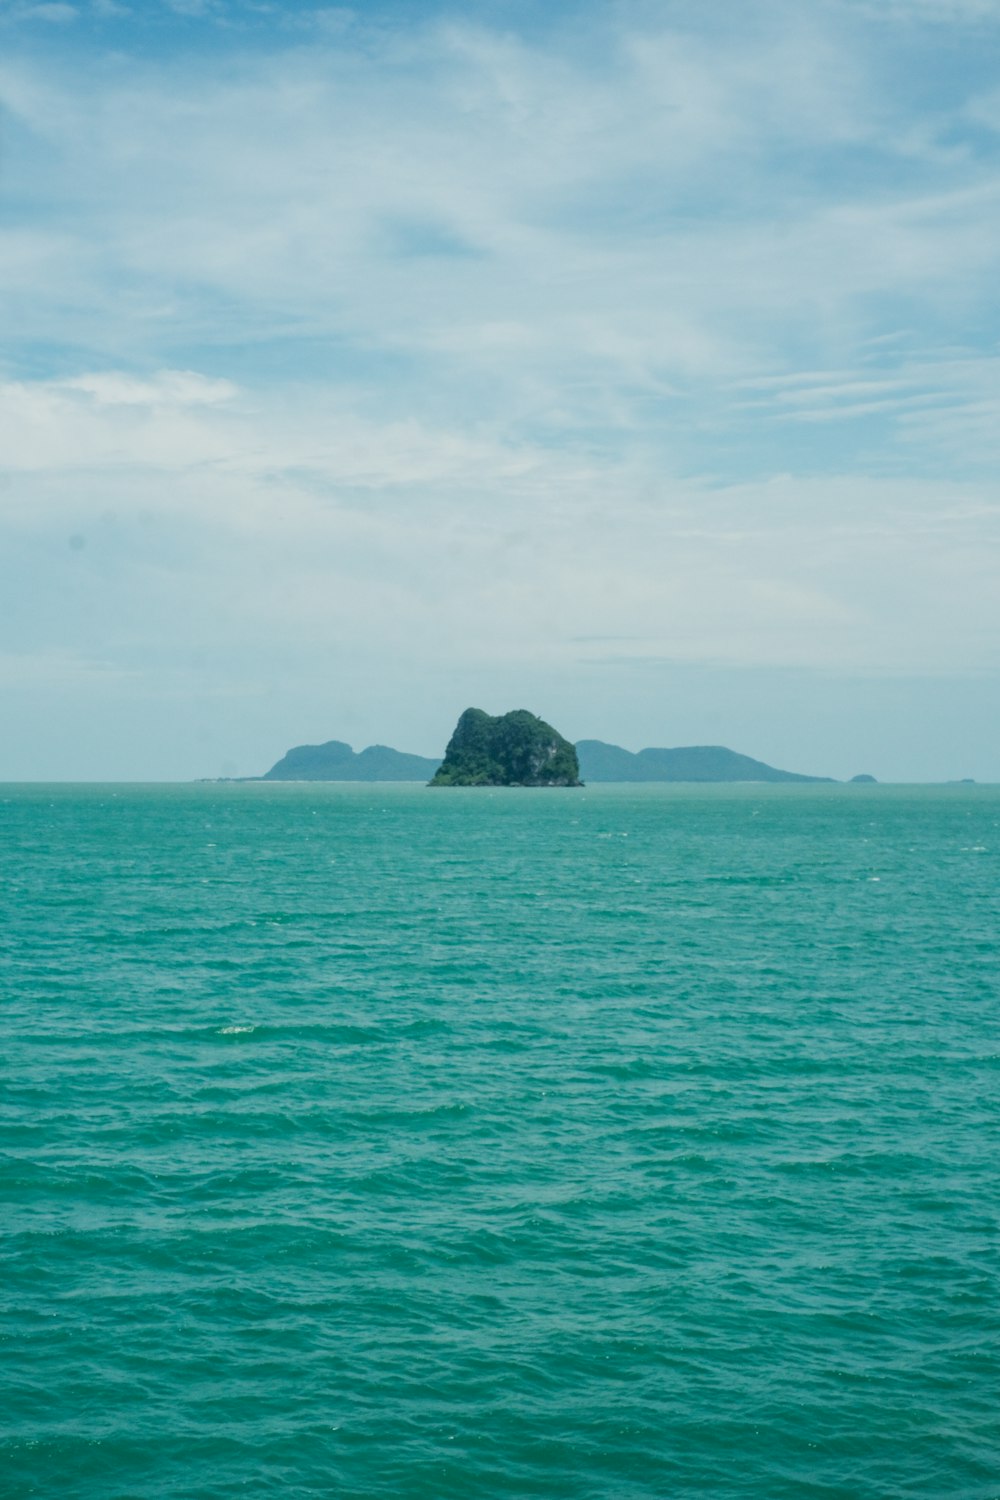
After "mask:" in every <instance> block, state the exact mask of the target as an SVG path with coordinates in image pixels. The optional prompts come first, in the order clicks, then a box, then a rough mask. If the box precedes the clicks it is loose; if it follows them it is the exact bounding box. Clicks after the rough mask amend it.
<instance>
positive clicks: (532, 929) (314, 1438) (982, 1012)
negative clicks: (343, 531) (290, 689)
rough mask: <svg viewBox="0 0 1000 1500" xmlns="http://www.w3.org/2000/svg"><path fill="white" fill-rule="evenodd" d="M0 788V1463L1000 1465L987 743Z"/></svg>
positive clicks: (651, 1494)
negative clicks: (865, 754)
mask: <svg viewBox="0 0 1000 1500" xmlns="http://www.w3.org/2000/svg"><path fill="white" fill-rule="evenodd" d="M0 838H2V842H0V864H2V877H3V879H2V893H3V901H4V914H3V922H2V929H0V977H2V988H3V994H2V1011H0V1036H2V1076H0V1152H2V1156H0V1236H2V1243H0V1326H2V1344H0V1494H2V1495H3V1496H5V1497H13V1496H29V1495H44V1496H49V1495H52V1496H60V1497H65V1500H69V1497H87V1500H90V1497H94V1500H115V1497H121V1500H124V1497H157V1500H159V1497H177V1500H180V1497H184V1500H208V1497H229V1496H236V1495H252V1496H258V1495H259V1496H271V1495H273V1496H282V1497H297V1496H312V1495H330V1496H338V1497H359V1500H360V1497H412V1500H424V1497H426V1500H432V1497H433V1500H443V1497H465V1496H469V1497H473V1496H475V1497H503V1500H507V1497H510V1500H513V1497H533V1496H552V1497H556V1496H565V1497H594V1500H609V1497H611V1500H618V1497H621V1500H660V1497H668V1496H687V1495H691V1496H719V1497H730V1496H732V1497H737V1496H739V1497H743V1496H746V1497H751V1496H752V1497H768V1500H774V1497H812V1496H815V1497H845V1500H847V1497H851V1500H854V1497H857V1500H869V1497H872V1500H874V1497H887V1496H929V1497H930V1496H933V1497H977V1500H978V1497H983V1500H985V1497H990V1500H993V1497H996V1496H998V1495H1000V1421H998V1410H1000V1240H998V1228H1000V1223H998V1221H1000V1195H998V1188H1000V1152H998V1146H1000V1141H998V1134H1000V1132H998V1110H997V1105H998V1083H1000V1031H998V1021H1000V1004H998V970H997V949H998V931H1000V926H998V917H1000V879H998V877H1000V790H997V789H992V788H977V787H968V788H966V787H955V788H939V789H931V788H916V789H907V788H883V787H843V788H838V787H815V788H813V787H730V788H727V787H708V788H688V787H638V788H626V787H598V788H592V789H590V788H588V789H587V790H585V791H581V792H564V791H559V792H551V791H541V792H538V791H535V792H530V791H529V792H524V791H520V792H518V791H497V792H489V791H458V790H451V791H427V790H425V789H424V788H421V787H399V786H396V787H393V786H281V785H277V786H252V785H248V786H239V785H233V786H225V785H221V786H193V787H125V786H122V787H95V786H91V787H77V788H74V787H62V786H60V787H7V788H4V789H0Z"/></svg>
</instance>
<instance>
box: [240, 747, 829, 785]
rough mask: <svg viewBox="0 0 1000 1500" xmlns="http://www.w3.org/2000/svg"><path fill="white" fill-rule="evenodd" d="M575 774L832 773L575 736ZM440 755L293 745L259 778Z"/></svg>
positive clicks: (794, 776) (654, 777)
mask: <svg viewBox="0 0 1000 1500" xmlns="http://www.w3.org/2000/svg"><path fill="white" fill-rule="evenodd" d="M576 753H577V757H578V759H579V763H580V776H581V777H582V779H583V780H584V781H585V782H587V781H590V782H602V781H630V782H634V781H685V782H727V781H728V782H732V781H769V782H777V781H783V782H789V781H798V782H828V783H829V782H832V781H833V778H832V777H831V776H803V775H800V774H799V773H798V772H795V771H779V770H778V769H777V768H776V767H775V766H769V765H767V764H766V763H765V762H764V761H762V760H754V759H753V758H752V756H749V755H740V754H738V752H737V751H735V750H728V749H726V747H725V746H724V745H682V746H679V747H678V748H676V749H673V750H667V749H648V750H639V751H637V752H633V751H631V750H624V749H623V748H622V746H621V745H609V744H606V743H605V741H604V740H579V741H578V742H577V745H576ZM440 765H441V758H440V757H439V758H437V759H433V758H431V757H430V756H426V755H409V754H407V753H406V752H405V751H402V750H393V749H392V747H391V746H389V745H369V746H368V747H367V748H366V749H364V750H361V751H358V752H355V751H354V750H352V748H351V746H350V745H348V744H346V743H345V742H344V741H343V740H327V742H326V743H325V744H323V745H296V746H295V747H294V748H293V749H291V750H289V751H288V753H287V755H284V756H282V758H281V760H279V761H278V762H277V764H276V765H273V766H272V767H271V769H270V770H269V771H268V772H266V773H265V775H264V776H262V777H261V778H260V780H262V781H430V780H432V778H433V777H434V776H435V774H436V773H437V771H438V769H439V767H440Z"/></svg>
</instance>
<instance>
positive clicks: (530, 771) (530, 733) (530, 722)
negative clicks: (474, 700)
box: [430, 708, 582, 786]
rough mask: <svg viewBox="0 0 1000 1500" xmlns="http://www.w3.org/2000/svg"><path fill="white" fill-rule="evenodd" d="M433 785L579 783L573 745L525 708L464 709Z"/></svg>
mask: <svg viewBox="0 0 1000 1500" xmlns="http://www.w3.org/2000/svg"><path fill="white" fill-rule="evenodd" d="M430 784H431V786H580V785H582V783H581V781H580V767H579V765H578V763H577V758H576V750H575V749H574V748H573V746H572V745H571V744H570V743H569V741H568V740H564V739H563V737H562V735H561V734H559V732H558V731H557V730H555V729H553V728H552V725H551V724H546V723H545V721H544V719H539V718H536V716H535V715H534V714H530V713H528V711H527V709H523V708H518V709H514V710H513V711H512V712H511V713H509V714H503V715H502V716H501V717H499V718H492V717H491V716H490V715H489V714H487V713H484V712H483V710H482V709H481V708H467V709H466V710H465V713H464V714H463V715H462V717H461V718H460V719H459V721H458V724H457V725H456V727H455V732H454V734H453V735H452V737H451V739H450V741H449V742H448V748H447V750H446V751H445V756H444V762H443V764H442V765H441V767H440V768H439V770H438V772H437V774H436V776H435V777H434V778H433V780H432V781H431V783H430Z"/></svg>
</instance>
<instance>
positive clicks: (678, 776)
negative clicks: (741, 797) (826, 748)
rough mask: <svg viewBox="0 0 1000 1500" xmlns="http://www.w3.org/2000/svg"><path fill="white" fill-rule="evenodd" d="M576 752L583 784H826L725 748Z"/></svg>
mask: <svg viewBox="0 0 1000 1500" xmlns="http://www.w3.org/2000/svg"><path fill="white" fill-rule="evenodd" d="M576 753H577V756H578V757H579V760H580V775H581V776H582V777H583V779H584V781H713V782H714V781H812V782H818V781H826V782H830V781H832V780H833V778H832V777H831V776H802V775H800V774H799V773H798V772H796V771H779V770H778V769H777V768H776V767H775V766H769V765H767V764H765V762H764V761H762V760H754V759H753V758H752V757H751V756H749V755H740V754H738V753H737V751H735V750H727V749H726V747H725V745H682V746H680V747H678V748H677V749H675V750H660V749H650V750H639V751H637V752H635V753H633V752H632V751H631V750H623V749H622V747H621V745H608V744H605V742H604V741H603V740H578V741H577V746H576Z"/></svg>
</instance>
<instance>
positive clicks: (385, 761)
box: [261, 740, 441, 781]
mask: <svg viewBox="0 0 1000 1500" xmlns="http://www.w3.org/2000/svg"><path fill="white" fill-rule="evenodd" d="M440 764H441V761H440V759H438V760H431V759H430V758H429V757H428V756H426V755H407V754H406V752H405V751H403V750H393V749H392V747H391V746H389V745H369V746H368V747H367V749H365V750H361V751H359V752H358V753H357V754H356V753H355V752H354V751H353V750H352V749H351V747H350V745H347V744H345V743H344V741H343V740H327V742H326V744H325V745H296V746H295V747H294V748H293V749H291V750H289V752H288V754H287V755H284V756H282V758H281V760H279V761H278V763H277V765H273V766H272V767H271V769H270V770H269V771H267V772H266V773H265V775H264V776H262V777H261V780H262V781H430V779H431V777H432V776H433V775H434V772H435V771H436V770H437V768H438V766H439V765H440Z"/></svg>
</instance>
